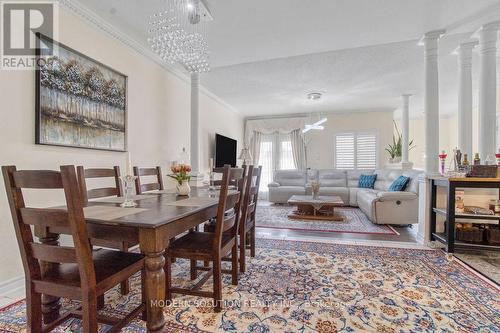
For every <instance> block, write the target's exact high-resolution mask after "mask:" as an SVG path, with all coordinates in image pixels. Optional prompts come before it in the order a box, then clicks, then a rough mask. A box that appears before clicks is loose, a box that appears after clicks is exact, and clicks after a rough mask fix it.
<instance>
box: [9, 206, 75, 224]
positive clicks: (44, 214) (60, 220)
mask: <svg viewBox="0 0 500 333" xmlns="http://www.w3.org/2000/svg"><path fill="white" fill-rule="evenodd" d="M19 212H20V215H21V218H22V221H23V223H24V224H28V225H34V226H39V227H50V228H57V227H62V228H67V227H69V222H68V219H69V216H68V212H66V211H64V210H60V209H50V208H31V207H23V208H19Z"/></svg>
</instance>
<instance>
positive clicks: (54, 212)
mask: <svg viewBox="0 0 500 333" xmlns="http://www.w3.org/2000/svg"><path fill="white" fill-rule="evenodd" d="M2 173H3V177H4V181H5V187H6V191H7V198H8V201H9V205H10V210H11V214H12V220H13V222H14V229H15V232H16V238H17V242H18V245H19V250H20V252H21V259H22V262H23V266H24V272H25V282H26V311H27V327H28V329H27V331H28V332H34V333H38V332H49V331H51V330H52V329H54V328H55V327H57V326H58V325H59V324H61V323H62V322H64V321H66V320H67V319H68V318H70V317H77V318H81V319H82V322H83V328H82V332H89V333H96V332H97V330H98V322H101V323H106V324H108V325H113V327H112V329H111V330H110V331H108V332H119V331H120V330H121V328H122V327H124V326H125V325H126V324H127V323H128V322H130V321H131V320H132V319H134V318H135V317H136V316H137V315H139V314H140V313H141V311H143V309H144V300H143V302H142V304H140V305H139V306H138V307H136V308H135V309H134V310H132V311H131V312H130V313H128V314H127V315H125V316H124V317H123V318H119V319H118V318H111V317H109V316H104V315H100V314H98V313H97V298H98V297H99V296H101V295H104V293H105V292H106V291H107V290H109V289H111V288H113V287H114V286H115V285H117V284H118V283H119V282H120V281H123V280H125V279H127V278H129V277H130V276H132V275H133V274H135V273H137V272H140V271H142V270H143V267H144V257H143V256H142V255H141V254H138V253H125V252H121V251H114V250H106V249H99V250H96V251H93V250H92V248H91V245H90V242H89V236H88V234H87V228H86V222H85V217H84V209H83V201H82V197H81V192H80V189H79V186H78V180H77V177H76V172H75V167H74V166H61V167H60V171H44V170H41V171H35V170H20V171H18V170H17V169H16V167H15V166H3V167H2ZM25 189H34V190H42V189H45V190H56V189H59V190H61V189H62V190H63V191H64V195H65V199H66V200H65V201H66V208H34V207H27V206H26V205H25V199H24V196H23V190H25ZM32 226H34V228H35V229H38V230H43V231H44V232H46V233H47V234H50V235H53V234H69V235H71V237H72V240H73V246H67V245H66V246H60V245H59V243H58V242H57V241H56V242H50V243H44V242H43V241H41V242H36V241H35V240H34V236H33V233H32V229H31V227H32ZM42 294H44V296H45V297H64V298H68V299H71V300H78V301H80V305H77V306H75V307H74V308H73V309H68V311H67V312H63V315H61V316H59V317H58V318H56V319H55V320H53V321H52V322H49V323H44V322H43V318H42Z"/></svg>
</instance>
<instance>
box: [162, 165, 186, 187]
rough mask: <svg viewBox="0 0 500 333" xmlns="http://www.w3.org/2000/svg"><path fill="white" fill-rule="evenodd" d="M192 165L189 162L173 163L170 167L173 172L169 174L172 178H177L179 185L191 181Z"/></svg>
mask: <svg viewBox="0 0 500 333" xmlns="http://www.w3.org/2000/svg"><path fill="white" fill-rule="evenodd" d="M191 170H192V169H191V166H190V165H189V164H176V165H172V167H171V168H170V171H172V174H170V175H167V176H169V177H170V178H173V179H175V180H176V181H177V182H178V183H179V185H182V183H183V182H185V181H188V182H189V181H190V180H191V177H192V176H191V175H190V174H189V172H191Z"/></svg>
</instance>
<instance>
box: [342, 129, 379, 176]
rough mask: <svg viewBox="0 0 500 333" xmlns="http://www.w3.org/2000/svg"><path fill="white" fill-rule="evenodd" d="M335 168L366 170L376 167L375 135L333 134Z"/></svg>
mask: <svg viewBox="0 0 500 333" xmlns="http://www.w3.org/2000/svg"><path fill="white" fill-rule="evenodd" d="M335 168H336V169H344V170H366V169H376V168H377V135H376V134H374V133H341V134H337V135H336V136H335Z"/></svg>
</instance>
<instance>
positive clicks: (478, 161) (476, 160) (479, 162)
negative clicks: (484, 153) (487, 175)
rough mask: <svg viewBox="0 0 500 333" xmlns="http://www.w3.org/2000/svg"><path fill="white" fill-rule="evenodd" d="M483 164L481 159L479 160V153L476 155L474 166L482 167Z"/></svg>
mask: <svg viewBox="0 0 500 333" xmlns="http://www.w3.org/2000/svg"><path fill="white" fill-rule="evenodd" d="M480 164H481V158H479V153H476V154H475V155H474V165H480Z"/></svg>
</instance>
